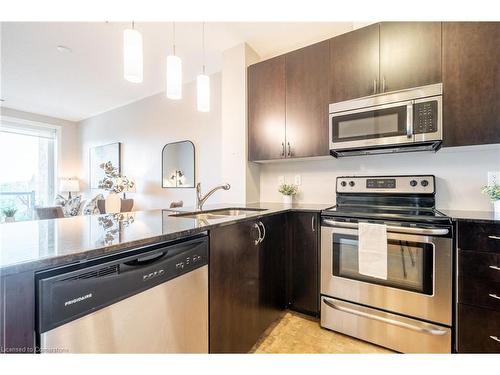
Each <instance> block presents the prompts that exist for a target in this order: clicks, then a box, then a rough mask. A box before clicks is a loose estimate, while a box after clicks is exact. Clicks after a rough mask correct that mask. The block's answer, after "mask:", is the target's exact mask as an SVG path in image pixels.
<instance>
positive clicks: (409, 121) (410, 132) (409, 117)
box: [406, 104, 413, 138]
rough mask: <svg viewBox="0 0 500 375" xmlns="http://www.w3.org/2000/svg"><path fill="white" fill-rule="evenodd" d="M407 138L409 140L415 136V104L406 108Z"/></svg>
mask: <svg viewBox="0 0 500 375" xmlns="http://www.w3.org/2000/svg"><path fill="white" fill-rule="evenodd" d="M406 136H407V137H408V138H411V137H412V136H413V104H408V105H407V106H406Z"/></svg>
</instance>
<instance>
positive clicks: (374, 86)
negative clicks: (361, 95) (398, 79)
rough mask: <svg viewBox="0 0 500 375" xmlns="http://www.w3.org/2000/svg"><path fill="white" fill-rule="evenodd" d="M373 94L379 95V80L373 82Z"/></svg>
mask: <svg viewBox="0 0 500 375" xmlns="http://www.w3.org/2000/svg"><path fill="white" fill-rule="evenodd" d="M373 93H374V94H376V93H377V80H376V79H374V80H373Z"/></svg>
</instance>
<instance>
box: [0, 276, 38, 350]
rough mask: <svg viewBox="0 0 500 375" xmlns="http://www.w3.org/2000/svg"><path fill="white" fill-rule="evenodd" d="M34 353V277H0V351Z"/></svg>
mask: <svg viewBox="0 0 500 375" xmlns="http://www.w3.org/2000/svg"><path fill="white" fill-rule="evenodd" d="M34 351H35V275H34V273H33V272H22V273H17V274H12V275H6V276H1V277H0V352H1V353H33V352H34Z"/></svg>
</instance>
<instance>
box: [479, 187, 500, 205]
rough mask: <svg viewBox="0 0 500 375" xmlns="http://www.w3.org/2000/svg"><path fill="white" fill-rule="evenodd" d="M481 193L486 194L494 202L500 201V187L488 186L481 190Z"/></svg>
mask: <svg viewBox="0 0 500 375" xmlns="http://www.w3.org/2000/svg"><path fill="white" fill-rule="evenodd" d="M481 193H483V194H486V195H487V196H488V197H489V198H490V200H491V201H492V202H495V201H499V200H500V185H497V184H494V185H487V186H484V187H483V188H482V189H481Z"/></svg>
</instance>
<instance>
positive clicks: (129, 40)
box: [123, 29, 143, 83]
mask: <svg viewBox="0 0 500 375" xmlns="http://www.w3.org/2000/svg"><path fill="white" fill-rule="evenodd" d="M142 64H143V62H142V35H141V33H140V32H139V31H137V30H134V29H126V30H124V31H123V76H124V78H125V79H126V80H127V81H129V82H133V83H140V82H142Z"/></svg>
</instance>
